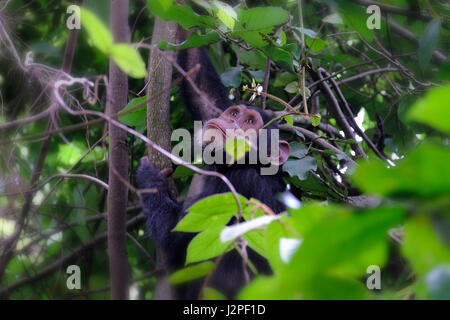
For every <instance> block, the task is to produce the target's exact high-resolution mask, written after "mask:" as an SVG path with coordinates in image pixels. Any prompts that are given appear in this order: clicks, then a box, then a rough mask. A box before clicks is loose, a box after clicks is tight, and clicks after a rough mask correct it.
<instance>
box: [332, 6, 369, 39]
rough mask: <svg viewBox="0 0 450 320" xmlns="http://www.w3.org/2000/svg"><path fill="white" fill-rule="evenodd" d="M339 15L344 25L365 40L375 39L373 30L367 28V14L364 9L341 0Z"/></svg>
mask: <svg viewBox="0 0 450 320" xmlns="http://www.w3.org/2000/svg"><path fill="white" fill-rule="evenodd" d="M338 5H339V8H338V11H339V15H340V16H341V18H342V20H343V22H344V24H345V25H346V26H348V27H349V28H350V29H351V30H354V31H356V32H358V33H359V34H360V35H361V36H362V37H363V38H365V39H366V40H368V41H372V39H373V30H371V29H369V28H367V18H368V16H367V14H366V12H365V10H364V8H363V7H361V6H359V5H357V4H354V3H351V2H350V1H348V0H341V1H339V3H338Z"/></svg>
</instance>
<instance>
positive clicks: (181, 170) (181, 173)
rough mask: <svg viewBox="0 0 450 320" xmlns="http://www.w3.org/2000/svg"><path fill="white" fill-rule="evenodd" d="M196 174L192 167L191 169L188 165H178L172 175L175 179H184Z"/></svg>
mask: <svg viewBox="0 0 450 320" xmlns="http://www.w3.org/2000/svg"><path fill="white" fill-rule="evenodd" d="M194 174H195V172H194V171H192V170H191V169H189V168H188V167H185V166H178V167H176V169H175V171H174V172H173V174H172V177H173V178H174V179H183V178H188V177H190V176H192V175H194Z"/></svg>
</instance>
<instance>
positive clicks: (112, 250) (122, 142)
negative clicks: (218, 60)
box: [107, 0, 130, 299]
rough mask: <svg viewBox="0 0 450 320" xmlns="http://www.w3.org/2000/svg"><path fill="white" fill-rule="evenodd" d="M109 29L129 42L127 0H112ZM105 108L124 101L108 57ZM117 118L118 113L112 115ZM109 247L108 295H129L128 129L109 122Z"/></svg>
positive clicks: (121, 76)
mask: <svg viewBox="0 0 450 320" xmlns="http://www.w3.org/2000/svg"><path fill="white" fill-rule="evenodd" d="M111 29H112V33H113V36H114V41H115V42H129V33H130V31H129V27H128V0H111ZM108 91H109V97H108V102H109V103H108V105H109V107H108V108H107V109H108V112H109V115H110V116H113V115H117V113H118V112H119V111H120V110H121V109H123V108H124V107H125V106H126V104H127V96H128V77H127V75H126V74H125V73H124V72H123V71H122V70H120V69H119V67H118V66H117V65H116V64H115V63H114V61H113V60H112V59H111V60H110V64H109V90H108ZM114 118H115V119H117V116H114ZM108 181H109V191H108V249H109V270H110V279H111V298H112V299H128V292H129V288H128V286H129V270H128V269H129V267H128V253H127V243H126V239H127V237H126V208H127V202H128V187H127V185H126V184H125V183H124V181H128V146H127V133H126V132H125V131H123V130H121V129H119V128H118V127H115V126H114V125H111V123H110V124H109V179H108Z"/></svg>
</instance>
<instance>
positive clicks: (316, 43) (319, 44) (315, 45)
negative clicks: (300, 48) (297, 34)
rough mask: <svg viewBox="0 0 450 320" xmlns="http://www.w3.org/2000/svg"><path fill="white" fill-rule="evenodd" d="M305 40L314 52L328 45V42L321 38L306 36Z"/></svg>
mask: <svg viewBox="0 0 450 320" xmlns="http://www.w3.org/2000/svg"><path fill="white" fill-rule="evenodd" d="M305 41H306V44H307V45H308V47H309V48H310V49H311V50H312V51H314V52H318V51H320V50H322V49H323V48H325V45H326V42H325V41H323V40H322V39H319V38H306V40H305Z"/></svg>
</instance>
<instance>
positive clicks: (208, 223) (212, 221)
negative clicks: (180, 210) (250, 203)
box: [174, 193, 246, 232]
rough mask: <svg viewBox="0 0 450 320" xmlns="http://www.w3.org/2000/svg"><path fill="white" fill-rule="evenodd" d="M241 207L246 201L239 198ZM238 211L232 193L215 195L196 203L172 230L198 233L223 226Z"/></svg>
mask: <svg viewBox="0 0 450 320" xmlns="http://www.w3.org/2000/svg"><path fill="white" fill-rule="evenodd" d="M239 200H240V201H241V206H242V207H244V204H245V202H246V199H245V198H244V197H242V196H239ZM237 211H238V207H237V205H236V200H235V199H234V196H233V194H232V193H221V194H215V195H212V196H210V197H207V198H204V199H202V200H200V201H198V202H196V203H195V204H194V205H193V206H192V207H190V208H189V209H188V214H187V215H185V216H184V217H183V219H181V221H180V222H178V224H177V225H176V227H175V228H174V230H175V231H185V232H198V231H203V230H205V229H206V228H209V227H212V226H222V227H223V226H224V225H225V224H227V223H228V221H230V219H231V217H232V216H234V215H235V214H236V213H237Z"/></svg>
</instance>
